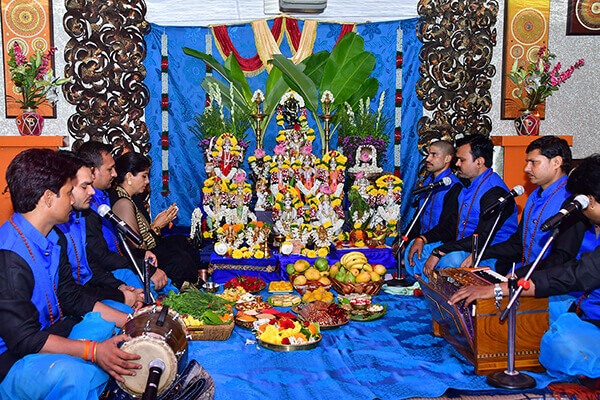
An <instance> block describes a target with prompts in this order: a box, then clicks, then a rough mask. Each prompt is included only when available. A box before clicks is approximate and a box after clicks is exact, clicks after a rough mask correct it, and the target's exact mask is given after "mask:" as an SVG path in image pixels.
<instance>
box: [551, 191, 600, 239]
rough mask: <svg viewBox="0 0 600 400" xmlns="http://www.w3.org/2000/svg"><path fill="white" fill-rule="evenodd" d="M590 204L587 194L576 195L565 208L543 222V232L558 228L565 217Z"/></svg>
mask: <svg viewBox="0 0 600 400" xmlns="http://www.w3.org/2000/svg"><path fill="white" fill-rule="evenodd" d="M588 204H590V199H588V197H587V196H586V195H583V194H580V195H577V196H575V198H574V199H573V200H572V201H571V202H569V204H567V205H566V206H565V208H563V209H561V210H560V211H559V212H557V213H556V214H554V215H553V216H551V217H550V218H548V219H547V220H546V222H544V223H543V224H542V227H541V228H540V229H541V230H542V232H547V231H549V230H550V229H554V228H556V227H557V226H558V225H560V223H561V222H562V221H563V219H565V217H566V216H567V215H569V214H571V213H573V212H575V211H579V210H585V209H586V208H587V206H588Z"/></svg>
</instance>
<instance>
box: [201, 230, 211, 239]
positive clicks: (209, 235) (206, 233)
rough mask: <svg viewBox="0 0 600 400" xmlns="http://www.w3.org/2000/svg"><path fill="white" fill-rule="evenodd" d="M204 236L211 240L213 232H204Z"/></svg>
mask: <svg viewBox="0 0 600 400" xmlns="http://www.w3.org/2000/svg"><path fill="white" fill-rule="evenodd" d="M202 236H204V238H205V239H208V238H211V237H212V233H211V232H204V233H203V234H202Z"/></svg>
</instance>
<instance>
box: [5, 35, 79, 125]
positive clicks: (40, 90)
mask: <svg viewBox="0 0 600 400" xmlns="http://www.w3.org/2000/svg"><path fill="white" fill-rule="evenodd" d="M55 51H56V47H51V48H50V50H48V52H47V53H46V54H43V55H42V53H41V52H40V51H39V50H37V51H36V52H35V54H32V55H31V56H30V57H29V61H28V60H27V57H26V56H25V54H23V51H22V50H21V47H20V46H19V43H18V42H14V44H13V46H12V47H11V48H10V49H9V50H8V56H9V58H8V60H7V64H8V71H9V74H10V79H11V80H12V82H13V83H14V85H15V89H16V91H17V93H20V94H21V99H15V98H14V97H12V96H9V97H11V98H12V99H13V100H15V101H16V102H17V103H19V104H20V105H21V108H22V109H23V113H22V114H20V115H19V116H17V118H16V122H17V127H18V128H19V133H20V134H21V135H24V136H29V135H34V136H38V135H40V134H41V132H42V127H43V126H44V118H43V117H42V116H41V115H39V114H37V113H36V112H35V110H36V109H37V107H38V106H39V105H40V104H42V103H44V102H46V101H48V102H49V103H50V104H54V103H55V102H56V101H58V87H60V86H61V85H63V84H64V83H66V82H70V80H71V79H70V78H66V79H58V78H55V77H54V72H53V71H52V68H50V59H51V58H52V55H53V54H54V52H55Z"/></svg>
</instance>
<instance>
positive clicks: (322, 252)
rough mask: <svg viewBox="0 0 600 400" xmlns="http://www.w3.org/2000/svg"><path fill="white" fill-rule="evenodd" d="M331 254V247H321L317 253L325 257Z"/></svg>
mask: <svg viewBox="0 0 600 400" xmlns="http://www.w3.org/2000/svg"><path fill="white" fill-rule="evenodd" d="M328 254H329V248H328V247H321V248H320V249H319V250H318V251H317V255H318V256H319V257H322V258H325V257H327V255H328Z"/></svg>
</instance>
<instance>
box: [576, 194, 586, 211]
mask: <svg viewBox="0 0 600 400" xmlns="http://www.w3.org/2000/svg"><path fill="white" fill-rule="evenodd" d="M573 201H576V202H577V203H579V205H580V206H581V209H582V210H585V209H586V208H587V206H588V205H589V204H590V199H589V198H588V197H587V196H586V195H584V194H578V195H577V196H575V199H573Z"/></svg>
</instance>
